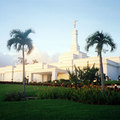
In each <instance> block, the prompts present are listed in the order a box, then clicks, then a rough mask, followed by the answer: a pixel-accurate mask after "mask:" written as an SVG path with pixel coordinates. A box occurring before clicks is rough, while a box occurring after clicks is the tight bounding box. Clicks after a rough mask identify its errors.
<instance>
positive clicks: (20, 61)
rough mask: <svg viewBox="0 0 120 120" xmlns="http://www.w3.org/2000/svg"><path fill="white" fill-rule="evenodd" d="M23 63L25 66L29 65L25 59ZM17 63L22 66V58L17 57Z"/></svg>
mask: <svg viewBox="0 0 120 120" xmlns="http://www.w3.org/2000/svg"><path fill="white" fill-rule="evenodd" d="M24 61H25V62H24V63H25V65H27V64H29V63H28V62H27V59H25V60H24ZM17 63H20V64H23V58H22V57H18V61H17Z"/></svg>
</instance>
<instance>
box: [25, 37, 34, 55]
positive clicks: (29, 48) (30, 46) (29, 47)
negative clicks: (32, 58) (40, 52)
mask: <svg viewBox="0 0 120 120" xmlns="http://www.w3.org/2000/svg"><path fill="white" fill-rule="evenodd" d="M25 44H26V46H27V49H28V52H27V54H30V53H31V51H32V49H33V44H32V40H31V39H30V38H27V39H26V43H25Z"/></svg>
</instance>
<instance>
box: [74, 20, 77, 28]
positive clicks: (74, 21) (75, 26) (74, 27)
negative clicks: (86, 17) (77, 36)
mask: <svg viewBox="0 0 120 120" xmlns="http://www.w3.org/2000/svg"><path fill="white" fill-rule="evenodd" d="M76 22H77V20H75V21H74V28H76Z"/></svg>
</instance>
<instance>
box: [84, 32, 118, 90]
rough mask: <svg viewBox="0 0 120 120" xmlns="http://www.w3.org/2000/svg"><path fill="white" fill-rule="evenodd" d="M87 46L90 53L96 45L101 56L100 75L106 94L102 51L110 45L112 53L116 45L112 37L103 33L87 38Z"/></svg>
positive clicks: (96, 33)
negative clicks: (91, 48)
mask: <svg viewBox="0 0 120 120" xmlns="http://www.w3.org/2000/svg"><path fill="white" fill-rule="evenodd" d="M86 41H87V45H86V50H87V51H89V48H90V47H92V46H94V45H96V51H97V53H98V56H99V60H100V75H101V85H102V90H103V92H104V74H103V63H102V50H103V46H104V45H107V46H108V45H109V46H110V47H111V51H113V50H114V49H115V48H116V45H115V43H114V42H113V39H112V38H111V36H110V35H108V34H106V33H103V32H99V31H97V32H95V33H93V34H92V35H91V36H89V37H88V38H87V40H86Z"/></svg>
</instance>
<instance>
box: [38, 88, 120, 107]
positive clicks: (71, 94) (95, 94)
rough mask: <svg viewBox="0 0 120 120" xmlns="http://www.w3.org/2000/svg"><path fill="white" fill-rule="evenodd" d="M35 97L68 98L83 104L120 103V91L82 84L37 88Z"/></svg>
mask: <svg viewBox="0 0 120 120" xmlns="http://www.w3.org/2000/svg"><path fill="white" fill-rule="evenodd" d="M36 95H37V97H38V98H40V99H68V100H73V101H76V102H81V103H85V104H111V105H112V104H114V105H115V104H120V92H117V91H113V90H109V89H106V90H105V93H103V92H102V90H101V88H100V87H97V86H96V87H94V86H89V87H88V86H84V87H82V88H79V89H74V88H64V87H48V88H39V90H38V92H37V94H36Z"/></svg>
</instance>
